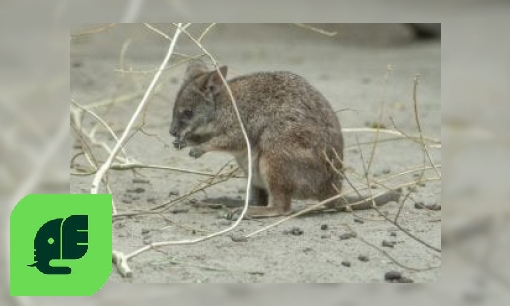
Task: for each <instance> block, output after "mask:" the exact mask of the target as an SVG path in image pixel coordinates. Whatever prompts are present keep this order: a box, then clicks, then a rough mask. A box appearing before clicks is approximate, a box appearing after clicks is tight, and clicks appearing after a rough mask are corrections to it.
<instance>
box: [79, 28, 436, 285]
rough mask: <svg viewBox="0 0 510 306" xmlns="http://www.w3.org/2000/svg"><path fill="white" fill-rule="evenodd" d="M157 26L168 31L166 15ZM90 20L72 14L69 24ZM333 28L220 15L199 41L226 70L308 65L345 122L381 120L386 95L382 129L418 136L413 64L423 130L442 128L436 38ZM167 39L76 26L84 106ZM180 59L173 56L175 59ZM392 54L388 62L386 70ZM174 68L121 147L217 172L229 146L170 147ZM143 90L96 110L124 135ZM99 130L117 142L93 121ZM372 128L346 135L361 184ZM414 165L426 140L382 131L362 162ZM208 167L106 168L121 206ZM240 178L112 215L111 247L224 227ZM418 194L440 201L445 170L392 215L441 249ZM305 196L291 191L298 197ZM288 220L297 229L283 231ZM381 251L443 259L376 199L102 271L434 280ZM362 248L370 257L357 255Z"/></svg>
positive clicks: (116, 93)
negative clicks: (226, 21)
mask: <svg viewBox="0 0 510 306" xmlns="http://www.w3.org/2000/svg"><path fill="white" fill-rule="evenodd" d="M155 26H157V27H158V28H160V29H162V30H163V31H164V32H166V33H168V34H172V31H173V30H172V28H171V27H170V26H168V25H155ZM90 27H91V26H90V25H89V26H87V25H79V26H74V28H73V29H72V33H80V32H82V31H83V30H84V29H88V28H90ZM195 27H196V28H195V29H192V30H195V33H196V32H200V31H199V30H200V26H195ZM203 28H204V27H201V29H203ZM328 30H335V31H338V35H337V36H336V37H327V36H324V35H321V34H318V33H315V32H311V31H309V30H306V29H302V28H299V27H296V26H293V25H229V26H225V25H220V26H218V27H217V28H215V29H213V30H212V31H211V32H210V34H209V36H207V37H206V38H205V40H204V44H205V47H206V48H208V50H209V51H210V52H211V53H212V54H214V55H215V56H216V57H217V60H218V61H219V62H220V63H222V64H226V65H228V66H229V73H230V77H232V76H235V75H240V74H244V73H249V72H255V71H263V70H289V71H292V72H295V73H297V74H300V75H302V76H304V77H305V78H307V79H308V80H309V81H310V83H312V84H313V85H314V86H316V87H317V88H318V89H319V90H320V91H321V92H322V93H323V94H324V95H325V96H326V97H327V98H328V99H329V101H330V102H331V104H332V105H333V108H334V109H335V110H338V111H339V112H338V116H339V119H340V122H341V124H342V126H343V128H346V129H347V128H354V127H364V126H366V125H367V124H368V125H371V124H372V123H373V122H378V121H379V114H380V110H381V106H382V104H383V103H384V105H385V108H384V117H383V119H382V123H383V124H384V125H385V126H388V127H391V125H392V121H391V120H390V117H391V119H392V120H393V122H394V123H395V125H396V126H397V127H398V129H400V130H402V131H403V132H405V133H408V134H413V135H416V134H417V127H416V123H415V119H414V112H413V102H412V101H413V100H412V92H413V91H412V88H413V78H414V75H416V74H419V75H420V76H421V77H420V83H419V87H418V93H417V97H418V101H419V106H420V120H421V126H422V129H423V131H424V133H425V135H426V136H429V137H433V138H436V139H440V138H441V96H440V93H441V86H440V84H441V48H440V42H439V41H434V40H429V41H416V40H414V39H413V36H412V33H411V32H410V31H409V29H408V28H406V27H404V26H400V25H358V26H356V25H338V26H329V28H328ZM127 40H129V41H130V43H129V46H128V48H127V51H126V53H125V56H124V59H123V60H121V59H120V56H119V54H120V53H121V50H122V46H123V44H124V43H125V42H126V41H127ZM167 47H168V41H166V40H165V39H163V38H161V37H160V36H158V35H157V34H155V33H153V32H151V31H150V30H148V29H147V28H145V27H144V26H143V25H130V26H116V27H114V28H111V29H109V30H106V31H103V32H100V33H96V34H91V35H83V36H76V37H75V38H74V39H73V40H72V41H71V72H70V76H71V96H72V97H73V98H74V99H75V100H76V101H77V102H79V103H81V104H83V105H88V104H90V103H96V102H98V101H104V100H105V99H106V101H108V99H119V98H121V97H124V96H126V95H131V94H133V93H139V92H143V90H144V89H145V88H146V86H147V84H148V82H149V81H150V79H151V78H152V75H153V73H140V72H136V71H141V70H144V71H145V70H150V69H155V68H157V67H158V66H159V64H160V62H161V60H162V59H163V56H164V54H165V52H166V49H167ZM176 51H177V52H179V53H186V54H199V53H200V50H199V49H198V48H196V47H194V46H193V45H192V44H191V43H190V42H189V40H188V39H187V38H186V37H185V36H182V37H181V38H180V40H179V41H178V43H177V49H176ZM181 59H182V58H179V57H176V59H175V60H174V61H173V63H177V62H179V61H180V60H181ZM121 62H124V67H125V69H127V68H129V67H131V68H132V69H133V70H134V71H135V72H129V73H126V72H124V73H123V72H118V71H116V69H119V68H120V63H121ZM388 65H391V68H392V71H390V72H389V74H388V75H387V68H388ZM126 67H127V68H126ZM183 69H184V65H179V66H177V67H176V68H175V69H169V70H167V71H165V72H164V74H163V77H162V84H163V86H162V87H161V89H160V91H159V94H158V95H157V96H155V97H154V98H153V99H152V100H151V103H150V105H149V107H148V109H147V112H146V116H145V126H144V131H145V132H146V133H147V134H150V135H146V134H143V133H140V132H139V133H137V134H135V135H134V136H133V137H132V138H131V140H130V142H129V143H128V145H127V146H126V147H125V149H126V151H127V153H128V154H129V156H130V157H132V158H134V159H136V160H138V161H140V162H143V163H147V164H158V165H166V166H171V167H179V168H186V169H192V170H196V171H203V172H216V171H217V170H219V169H220V168H221V166H222V165H224V164H225V163H226V162H228V161H229V160H231V157H230V156H228V155H226V154H222V153H208V154H206V155H205V156H203V157H202V158H200V159H197V160H195V159H192V158H190V157H189V156H188V150H181V151H177V150H175V149H174V148H173V146H172V145H171V142H172V140H173V139H172V138H171V137H170V135H169V134H168V129H169V123H170V118H171V110H172V105H173V98H174V96H175V94H176V91H177V89H178V86H179V81H180V76H181V74H182V72H183ZM385 80H386V81H385ZM139 101H140V97H134V98H131V99H128V100H127V101H121V102H118V103H115V104H113V105H111V106H109V107H99V108H95V109H94V110H95V111H96V112H97V113H98V114H99V115H101V116H102V117H103V118H104V119H105V120H106V121H107V122H108V123H109V124H110V125H111V126H112V128H113V129H114V130H115V131H117V133H118V134H120V133H121V131H122V128H123V127H124V126H125V125H126V123H127V121H128V120H129V118H130V116H131V114H132V113H133V111H134V109H135V108H136V106H137V104H138V102H139ZM140 124H141V121H140V120H139V122H138V125H140ZM92 125H93V121H92V120H91V119H90V117H87V116H86V117H85V121H84V127H85V128H86V129H90V127H91V126H92ZM356 135H357V137H356ZM72 137H74V136H72ZM97 137H98V138H99V139H102V140H105V141H108V142H109V143H110V145H111V144H112V141H111V138H109V137H108V136H107V134H106V133H105V132H104V130H102V129H100V130H99V131H98V134H97ZM374 137H375V134H373V133H357V134H355V133H345V140H346V152H345V156H346V163H347V165H348V167H350V168H352V170H350V171H349V172H348V173H347V175H348V176H349V177H350V178H351V180H352V181H353V182H354V183H356V185H357V186H363V185H365V184H364V183H363V182H362V181H360V180H358V179H357V178H356V174H355V173H363V166H362V160H361V158H360V156H361V155H363V157H364V159H365V161H366V160H368V159H369V157H370V154H371V151H372V145H371V144H368V145H366V144H364V143H365V142H370V141H372V140H373V139H374ZM390 138H393V137H392V136H388V135H380V139H390ZM357 142H359V143H360V146H358V144H357ZM75 143H76V139H75V138H73V141H71V144H72V149H71V154H72V155H74V154H76V153H77V152H79V150H78V149H77V148H76V147H75V145H74V144H75ZM360 148H361V150H360ZM92 149H93V150H94V153H95V154H96V158H97V159H98V160H100V161H104V160H105V157H106V155H105V153H104V151H102V150H101V148H100V147H96V146H93V147H92ZM361 153H362V154H361ZM430 153H431V156H432V160H433V161H434V162H436V163H438V164H440V163H441V152H440V150H438V149H431V150H430ZM422 163H423V152H422V150H421V148H420V145H418V144H417V143H415V142H412V141H410V140H400V141H387V142H381V143H379V144H378V146H377V150H376V153H375V157H374V160H373V163H372V167H371V172H372V175H374V176H377V177H378V178H382V177H384V176H388V175H391V174H395V173H399V172H402V171H405V170H407V169H409V168H415V167H417V166H419V165H420V164H422ZM76 164H77V165H78V166H86V165H87V164H86V162H85V160H84V159H83V158H82V157H80V158H77V159H76ZM416 173H418V174H419V172H412V173H410V174H409V175H406V176H401V177H399V178H397V179H393V180H390V181H389V182H387V184H388V185H389V187H393V186H396V185H397V184H399V183H403V182H409V181H411V180H414V179H416V176H415V175H416ZM303 175H306V173H305V174H303ZM424 176H425V177H430V178H433V177H435V173H434V172H433V171H426V172H425V174H424ZM205 178H207V177H204V176H200V175H194V174H185V173H180V172H175V171H168V170H157V169H141V170H137V171H136V172H133V171H131V170H129V171H110V172H109V175H108V181H109V183H110V185H111V188H112V190H113V197H114V200H115V202H116V204H117V209H118V210H119V213H123V212H131V211H136V210H148V209H150V208H152V207H155V206H158V205H159V204H161V203H163V202H165V201H168V200H171V199H174V198H177V197H179V195H183V194H186V193H188V192H189V191H190V190H191V189H192V188H193V187H194V186H195V185H197V184H198V183H199V182H201V181H203V180H204V179H205ZM91 181H92V176H71V184H70V185H71V186H70V189H71V193H87V192H89V190H90V183H91ZM245 184H246V180H245V179H242V178H240V179H230V180H228V181H226V182H224V183H221V184H218V185H215V186H212V187H210V188H208V189H206V190H205V191H204V192H199V193H196V194H194V195H192V196H191V197H189V198H188V199H186V200H184V201H181V202H178V203H176V204H173V205H172V206H171V207H170V208H169V210H168V211H167V212H165V213H164V214H162V215H140V216H135V217H129V218H118V219H115V221H114V222H113V247H114V249H116V250H120V251H123V252H126V253H129V252H131V251H133V250H135V249H137V248H139V247H142V246H144V245H145V244H147V243H150V242H156V241H165V240H180V239H188V238H192V237H197V236H200V235H204V234H207V233H211V232H214V231H218V230H220V229H223V228H225V227H226V226H228V225H229V224H230V222H229V221H227V220H225V216H226V214H227V213H228V211H229V210H230V209H232V207H233V206H236V205H241V203H242V201H243V199H244V192H245V191H244V188H245ZM346 188H348V186H347V187H346ZM374 191H382V189H381V188H378V189H375V190H374ZM405 191H407V188H406V189H405ZM102 192H105V190H104V189H103V190H102ZM364 192H365V193H366V190H365V191H364ZM415 202H423V203H424V204H425V205H429V204H436V203H437V204H440V203H441V182H440V181H437V180H435V181H429V182H427V183H426V184H425V185H424V186H418V187H417V188H416V190H415V191H414V192H413V193H412V194H411V196H410V197H409V199H408V200H407V201H406V202H405V205H404V207H403V209H402V212H401V213H400V217H399V222H400V224H401V225H402V226H403V227H404V228H405V229H407V230H409V232H411V233H412V234H414V235H416V236H418V237H419V238H420V239H422V240H424V241H426V242H428V243H430V244H431V245H433V246H437V247H439V248H440V247H441V221H440V220H441V211H431V210H426V209H416V208H415ZM314 203H315V202H314V201H295V202H294V208H295V209H296V210H297V209H300V208H303V207H306V206H307V205H310V204H314ZM398 209H399V205H398V203H395V202H392V203H388V204H387V205H385V206H383V207H382V208H381V210H382V212H383V213H386V214H388V216H389V217H394V216H395V214H396V213H397V211H398ZM276 220H277V219H262V220H246V221H243V222H242V223H241V224H240V226H239V227H238V228H237V229H236V230H235V231H234V235H238V234H247V233H250V232H252V231H255V230H256V229H258V228H260V227H263V226H265V225H267V224H270V223H272V222H274V221H276ZM355 220H357V221H355ZM359 220H362V223H360V222H359ZM345 224H347V225H349V226H351V227H352V228H353V229H354V230H355V231H356V232H357V234H358V237H360V238H362V239H364V240H366V241H368V242H370V243H372V244H373V245H375V246H377V247H378V248H379V249H380V250H377V249H375V248H374V247H372V246H369V245H367V244H366V243H364V242H363V241H361V240H360V239H356V238H351V239H346V240H342V239H341V238H340V237H341V236H342V235H343V234H345V233H347V232H348V229H347V228H346V226H345ZM325 227H327V229H325ZM296 228H297V229H299V231H296V230H295V231H291V232H290V233H289V230H292V229H296ZM292 233H300V234H299V235H294V234H292ZM383 240H387V241H393V242H395V245H394V246H393V247H383V246H382V245H381V244H382V241H383ZM381 250H384V251H385V252H386V253H387V255H390V256H391V257H393V258H394V259H396V260H397V261H398V262H399V263H401V264H403V265H405V266H407V267H411V268H416V269H423V268H428V267H439V266H440V265H441V258H440V255H439V256H438V254H437V253H436V252H434V251H432V250H430V249H429V248H427V247H425V246H423V245H422V244H421V243H419V242H417V241H416V240H414V239H412V238H410V237H409V236H408V235H406V234H405V233H404V232H402V231H400V230H399V229H397V228H396V227H395V226H394V225H392V224H390V223H389V222H387V221H384V219H383V218H382V217H381V216H379V215H378V213H377V212H376V211H372V210H367V211H360V212H355V213H345V212H340V213H339V212H335V213H332V212H325V213H314V214H310V215H306V216H304V217H299V218H296V219H292V220H290V221H287V222H285V223H283V224H281V225H280V226H277V227H274V228H272V229H270V230H268V231H264V232H262V233H260V234H258V235H256V236H254V237H253V238H250V239H249V240H247V241H245V242H234V241H232V239H231V238H230V237H229V236H222V237H217V238H215V239H211V240H209V241H206V242H202V243H199V244H196V245H185V246H172V247H166V248H162V249H160V250H158V251H151V252H147V253H144V254H142V255H140V256H138V257H135V258H133V260H132V261H131V262H130V266H131V267H132V269H133V270H134V277H133V278H132V279H131V280H125V279H122V278H121V277H120V275H119V274H118V273H117V272H116V270H115V269H114V270H113V272H112V275H111V278H110V280H109V282H126V281H127V282H148V283H156V282H158V283H167V282H179V283H183V282H219V283H227V282H229V283H230V282H357V283H364V282H383V281H384V275H385V273H386V272H387V271H392V270H396V271H400V272H402V273H403V274H404V275H405V276H406V277H408V278H410V279H412V280H413V281H415V282H435V281H438V280H439V279H440V273H441V272H440V271H441V270H440V268H433V269H426V270H423V271H414V270H411V269H406V268H402V267H400V266H398V265H397V264H396V263H395V262H394V261H393V260H392V259H390V258H389V257H388V256H387V255H385V254H384V253H383V252H381ZM360 255H363V256H365V257H367V258H368V261H361V260H359V259H358V258H359V256H360ZM344 261H348V262H350V267H346V266H344V265H343V264H342V262H344Z"/></svg>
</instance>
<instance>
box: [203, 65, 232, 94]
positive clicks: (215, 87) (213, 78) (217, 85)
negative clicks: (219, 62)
mask: <svg viewBox="0 0 510 306" xmlns="http://www.w3.org/2000/svg"><path fill="white" fill-rule="evenodd" d="M219 70H220V73H221V75H222V76H223V78H226V77H227V70H228V68H227V66H221V67H220V68H219ZM221 87H223V81H222V80H221V77H220V75H219V73H218V71H217V70H214V71H212V72H211V73H210V74H209V78H208V79H207V83H206V90H207V91H209V92H210V93H212V94H213V95H214V94H217V93H218V92H220V90H221Z"/></svg>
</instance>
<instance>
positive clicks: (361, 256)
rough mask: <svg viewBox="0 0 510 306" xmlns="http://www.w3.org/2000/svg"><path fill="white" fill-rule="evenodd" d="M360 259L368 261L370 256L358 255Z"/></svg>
mask: <svg viewBox="0 0 510 306" xmlns="http://www.w3.org/2000/svg"><path fill="white" fill-rule="evenodd" d="M358 260H359V261H362V262H367V261H368V256H366V255H359V256H358Z"/></svg>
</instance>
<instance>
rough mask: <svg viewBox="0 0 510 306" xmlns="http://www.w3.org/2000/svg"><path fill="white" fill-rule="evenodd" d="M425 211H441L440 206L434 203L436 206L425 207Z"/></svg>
mask: <svg viewBox="0 0 510 306" xmlns="http://www.w3.org/2000/svg"><path fill="white" fill-rule="evenodd" d="M427 209H428V210H434V211H438V210H441V204H437V203H436V204H431V205H427Z"/></svg>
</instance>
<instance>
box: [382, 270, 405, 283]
mask: <svg viewBox="0 0 510 306" xmlns="http://www.w3.org/2000/svg"><path fill="white" fill-rule="evenodd" d="M401 278H402V274H401V273H400V272H398V271H388V272H386V273H385V274H384V279H385V280H387V281H395V280H399V279H401Z"/></svg>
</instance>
